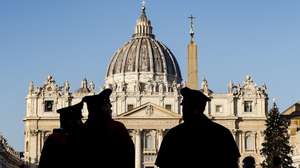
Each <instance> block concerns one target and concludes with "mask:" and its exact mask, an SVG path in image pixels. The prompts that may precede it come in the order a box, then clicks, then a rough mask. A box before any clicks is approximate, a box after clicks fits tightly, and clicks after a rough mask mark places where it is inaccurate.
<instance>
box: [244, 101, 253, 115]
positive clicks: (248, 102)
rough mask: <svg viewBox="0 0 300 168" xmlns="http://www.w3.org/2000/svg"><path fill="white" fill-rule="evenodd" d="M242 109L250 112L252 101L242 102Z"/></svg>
mask: <svg viewBox="0 0 300 168" xmlns="http://www.w3.org/2000/svg"><path fill="white" fill-rule="evenodd" d="M244 111H245V112H252V101H245V102H244Z"/></svg>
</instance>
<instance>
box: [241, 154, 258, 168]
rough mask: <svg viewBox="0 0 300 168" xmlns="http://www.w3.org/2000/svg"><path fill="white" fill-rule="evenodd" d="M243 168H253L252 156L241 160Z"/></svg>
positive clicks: (253, 160)
mask: <svg viewBox="0 0 300 168" xmlns="http://www.w3.org/2000/svg"><path fill="white" fill-rule="evenodd" d="M243 168H255V159H254V157H252V156H247V157H245V158H244V159H243Z"/></svg>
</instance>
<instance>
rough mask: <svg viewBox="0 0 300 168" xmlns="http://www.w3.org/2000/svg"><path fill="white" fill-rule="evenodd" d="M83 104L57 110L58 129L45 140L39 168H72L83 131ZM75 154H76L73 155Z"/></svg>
mask: <svg viewBox="0 0 300 168" xmlns="http://www.w3.org/2000/svg"><path fill="white" fill-rule="evenodd" d="M82 106H83V103H82V102H80V103H78V104H76V105H73V106H69V107H65V108H62V109H59V110H57V113H59V114H60V128H58V129H53V133H52V134H50V135H49V136H48V138H47V139H46V141H45V143H44V146H43V150H42V153H41V157H40V162H39V166H38V167H39V168H66V167H73V165H75V164H74V160H76V158H77V157H78V155H80V154H79V153H77V152H78V145H79V144H78V143H79V142H77V141H78V140H79V136H80V135H79V134H81V131H82V129H83V123H82V121H81V119H82V114H81V109H82ZM74 152H76V153H74Z"/></svg>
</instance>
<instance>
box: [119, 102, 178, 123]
mask: <svg viewBox="0 0 300 168" xmlns="http://www.w3.org/2000/svg"><path fill="white" fill-rule="evenodd" d="M117 118H119V119H121V118H152V119H154V118H158V119H159V118H160V119H161V118H169V119H170V118H172V119H180V118H181V115H179V114H177V113H175V112H171V111H169V110H167V109H165V108H163V107H161V106H158V105H156V104H153V103H150V102H149V103H146V104H143V105H141V106H139V107H136V108H134V109H132V110H130V111H128V112H125V113H123V114H120V115H119V116H117Z"/></svg>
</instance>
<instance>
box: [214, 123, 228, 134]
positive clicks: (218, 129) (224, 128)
mask: <svg viewBox="0 0 300 168" xmlns="http://www.w3.org/2000/svg"><path fill="white" fill-rule="evenodd" d="M211 125H212V127H213V128H214V129H216V130H217V131H220V132H223V133H226V134H227V133H230V130H229V129H228V128H226V127H224V126H223V125H221V124H218V123H216V122H213V121H212V124H211Z"/></svg>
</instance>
